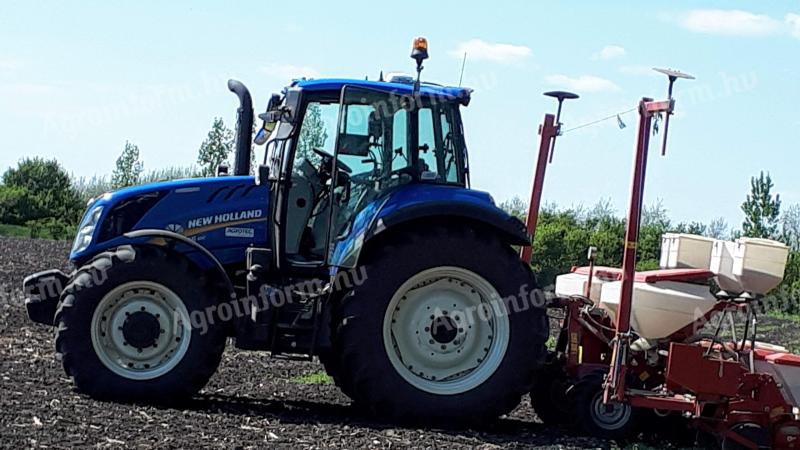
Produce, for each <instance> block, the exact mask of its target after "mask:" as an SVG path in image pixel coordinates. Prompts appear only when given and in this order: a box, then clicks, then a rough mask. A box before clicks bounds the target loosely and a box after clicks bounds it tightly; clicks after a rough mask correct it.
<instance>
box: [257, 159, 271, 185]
mask: <svg viewBox="0 0 800 450" xmlns="http://www.w3.org/2000/svg"><path fill="white" fill-rule="evenodd" d="M268 182H269V166H268V165H266V164H261V165H259V166H258V176H257V177H256V184H257V185H259V186H263V185H266V184H267V183H268Z"/></svg>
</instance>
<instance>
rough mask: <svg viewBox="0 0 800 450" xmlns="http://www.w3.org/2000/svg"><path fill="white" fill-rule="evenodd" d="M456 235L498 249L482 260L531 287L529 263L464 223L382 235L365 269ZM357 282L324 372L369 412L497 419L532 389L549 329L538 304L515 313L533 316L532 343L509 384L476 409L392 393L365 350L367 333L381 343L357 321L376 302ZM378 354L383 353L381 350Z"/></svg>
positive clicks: (342, 308)
mask: <svg viewBox="0 0 800 450" xmlns="http://www.w3.org/2000/svg"><path fill="white" fill-rule="evenodd" d="M454 238H455V239H456V241H458V242H462V243H464V245H468V244H469V245H472V244H473V243H474V244H476V245H477V246H478V247H480V248H481V249H491V251H494V252H496V254H497V256H494V255H492V256H489V255H483V257H484V258H486V264H494V265H498V266H502V267H501V268H500V269H499V270H500V271H502V272H503V273H505V274H507V276H508V277H510V278H509V279H526V280H533V282H534V285H533V286H532V288H534V289H535V279H534V277H533V274H532V273H531V272H530V268H529V267H528V266H526V265H524V264H523V263H522V262H521V261H520V260H519V258H518V257H517V255H516V254H515V253H514V252H513V250H512V249H511V247H509V246H507V245H505V244H503V243H502V242H500V241H499V240H498V239H497V238H496V237H495V235H494V234H492V233H488V232H483V231H480V230H475V229H471V228H468V227H445V226H442V225H435V226H431V227H428V228H426V229H424V230H417V229H412V230H410V231H408V232H405V233H397V234H395V235H394V236H393V237H392V238H389V239H387V240H385V241H383V242H382V245H381V246H380V247H377V248H376V247H373V249H372V251H371V253H370V254H368V255H367V257H366V259H367V261H366V264H367V271H366V273H367V274H369V273H378V274H380V273H381V272H380V268H378V269H372V272H371V270H370V267H375V266H376V265H377V266H379V265H380V264H381V263H382V262H384V261H392V259H393V258H396V255H398V254H400V252H401V251H402V250H403V249H404V248H405V249H408V248H410V249H416V251H417V252H420V251H434V248H432V245H431V244H432V243H436V242H441V240H444V239H454ZM423 249H424V250H423ZM377 276H380V275H377ZM361 288H363V286H360V287H356V288H355V289H354V291H353V292H352V293H351V295H348V296H346V297H345V298H344V299H343V300H342V302H341V304H340V305H339V308H338V316H337V317H336V320H335V321H334V330H333V336H334V354H335V356H337V357H338V358H326V360H328V361H325V360H323V363H325V365H326V369H327V370H328V373H330V374H332V375H333V378H334V381H335V383H336V385H337V386H339V388H340V389H341V390H342V391H343V392H344V393H345V394H346V395H347V396H349V397H350V398H351V399H353V401H354V403H355V404H356V405H360V406H363V407H366V408H367V409H368V410H369V411H370V412H372V413H375V414H378V415H381V416H384V417H389V418H391V419H392V420H398V421H411V422H422V421H432V422H435V423H459V424H463V423H484V422H486V421H489V420H495V419H496V418H498V417H499V416H502V415H504V414H507V413H508V412H510V411H511V410H513V409H514V408H515V407H516V406H517V405H519V403H520V401H521V398H522V396H523V395H525V394H527V393H528V392H529V391H530V388H531V385H532V382H533V379H534V375H535V371H536V370H537V369H538V367H539V366H540V365H541V363H542V362H543V358H544V356H545V354H546V349H545V341H546V340H547V337H548V334H549V329H548V326H547V318H546V315H545V314H544V312H543V311H542V310H541V309H540V308H538V307H537V308H530V309H529V310H528V311H525V312H523V313H519V314H525V316H524V318H523V317H517V318H515V320H523V319H530V320H531V321H532V323H530V325H529V326H528V327H527V328H528V329H529V330H531V332H530V333H529V336H527V338H528V341H529V344H530V345H529V346H528V348H527V350H528V354H527V357H526V358H520V360H519V361H516V366H517V368H518V371H517V373H516V374H515V376H514V382H513V383H509V385H508V386H507V387H508V389H505V391H504V392H502V395H497V396H495V397H494V398H492V400H491V401H488V402H484V403H483V404H482V407H481V408H480V409H475V410H466V409H463V408H462V410H456V409H453V408H451V409H449V410H448V409H447V408H445V407H444V406H441V407H436V408H427V409H426V408H420V406H419V405H417V404H415V402H414V401H413V400H412V399H400V400H398V399H397V398H395V397H396V395H395V394H396V393H395V392H392V390H391V389H386V388H385V380H384V379H383V378H382V374H380V373H376V372H375V370H373V367H371V362H370V358H369V357H368V356H365V355H364V352H365V350H364V345H363V343H364V342H365V339H369V340H370V341H371V340H379V341H380V342H381V346H382V342H383V341H382V337H381V336H379V335H375V334H374V331H373V332H372V333H373V334H371V335H365V333H369V332H366V331H365V330H363V329H362V328H363V327H361V326H359V324H358V320H359V317H364V316H365V315H369V314H371V312H373V311H371V310H370V307H372V308H374V305H372V304H374V303H375V302H374V301H373V300H374V299H367V298H363V299H362V298H361V297H360V293H359V291H360V289H361ZM520 339H522V337H521V338H520ZM382 356H383V357H385V353H384V355H382ZM461 395H464V394H461Z"/></svg>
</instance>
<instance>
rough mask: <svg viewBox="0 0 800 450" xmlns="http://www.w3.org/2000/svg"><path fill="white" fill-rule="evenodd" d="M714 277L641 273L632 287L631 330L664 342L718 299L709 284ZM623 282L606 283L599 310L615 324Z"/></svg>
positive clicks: (699, 272) (693, 273)
mask: <svg viewBox="0 0 800 450" xmlns="http://www.w3.org/2000/svg"><path fill="white" fill-rule="evenodd" d="M712 276H713V274H712V273H711V272H709V271H707V270H702V269H672V270H654V271H649V272H639V273H637V274H636V278H635V279H634V283H633V306H632V312H631V327H632V328H633V330H634V331H636V333H638V334H639V335H640V336H641V337H643V338H646V339H662V338H666V337H668V336H670V335H671V334H673V333H675V332H676V331H678V330H680V329H682V328H684V327H686V326H688V325H691V324H692V323H693V322H695V321H697V320H699V319H700V318H702V317H703V316H705V315H706V314H707V313H708V312H709V311H711V309H712V308H714V305H715V304H716V303H717V299H716V298H715V297H714V295H712V294H711V292H710V290H709V286H708V284H707V282H708V279H710V278H711V277H712ZM621 288H622V282H621V281H614V282H610V283H605V284H604V285H603V288H602V292H601V294H600V307H602V308H604V309H606V310H607V311H608V312H609V314H610V315H611V316H612V319H613V320H615V321H616V313H617V311H618V309H619V299H620V290H621Z"/></svg>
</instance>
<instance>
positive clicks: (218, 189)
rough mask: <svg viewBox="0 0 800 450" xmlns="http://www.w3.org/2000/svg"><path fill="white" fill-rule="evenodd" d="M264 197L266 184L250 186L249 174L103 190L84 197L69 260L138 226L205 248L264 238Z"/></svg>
mask: <svg viewBox="0 0 800 450" xmlns="http://www.w3.org/2000/svg"><path fill="white" fill-rule="evenodd" d="M267 198H268V195H267V187H266V186H258V185H256V184H255V180H254V178H253V177H252V176H224V177H214V178H189V179H183V180H174V181H165V182H159V183H151V184H146V185H141V186H133V187H128V188H124V189H120V190H118V191H113V192H108V193H106V194H103V195H102V196H100V197H97V198H96V199H93V200H92V201H90V202H89V205H88V208H87V211H86V213H85V214H84V217H83V220H82V221H81V224H80V226H79V228H78V235H77V236H76V238H75V243H74V245H73V248H72V252H71V254H70V259H71V260H73V261H74V262H75V261H78V262H79V261H81V260H85V259H86V258H88V257H91V256H92V255H94V254H96V253H97V252H99V251H103V250H105V249H108V248H111V247H114V246H117V245H121V244H123V243H125V242H126V240H127V238H125V237H124V236H123V235H124V234H125V233H128V232H130V231H134V230H140V229H159V230H168V231H172V232H175V233H178V234H182V235H184V236H186V237H189V238H190V239H193V240H195V241H198V242H201V241H202V245H203V246H204V247H207V248H208V247H211V248H219V247H225V248H227V247H238V246H240V245H243V246H246V244H249V243H251V242H255V241H256V240H258V239H257V237H256V236H259V235H260V236H263V239H261V240H262V241H265V240H266V236H267V235H266V229H265V227H266V218H267V209H266V208H267ZM256 222H258V225H255V224H256ZM256 228H258V230H256ZM237 237H238V239H235V238H237ZM232 238H233V239H232ZM245 238H247V239H245Z"/></svg>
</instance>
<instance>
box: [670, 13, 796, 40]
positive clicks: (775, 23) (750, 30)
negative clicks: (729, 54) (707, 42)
mask: <svg viewBox="0 0 800 450" xmlns="http://www.w3.org/2000/svg"><path fill="white" fill-rule="evenodd" d="M786 19H787V21H788V20H789V17H788V16H787V18H786ZM679 23H680V25H681V26H682V27H683V28H686V29H687V30H689V31H694V32H695V33H704V34H720V35H727V36H764V35H770V34H776V33H780V32H781V31H782V29H783V23H782V22H781V21H780V20H776V19H773V18H772V17H769V16H767V15H764V14H754V13H751V12H748V11H742V10H738V9H695V10H692V11H689V12H688V13H687V14H686V15H684V16H683V17H682V18H680V19H679Z"/></svg>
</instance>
